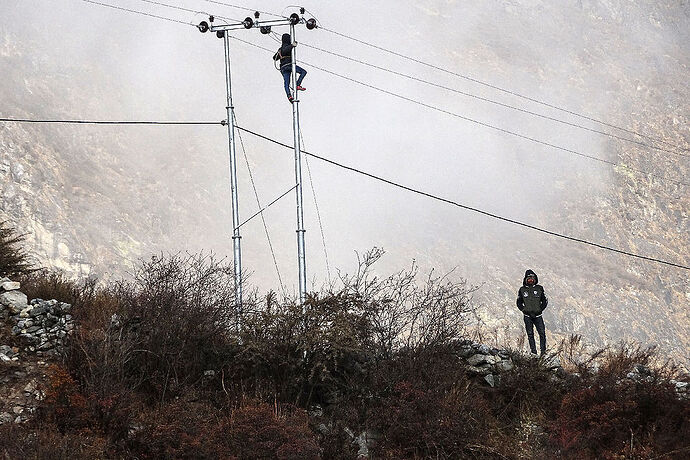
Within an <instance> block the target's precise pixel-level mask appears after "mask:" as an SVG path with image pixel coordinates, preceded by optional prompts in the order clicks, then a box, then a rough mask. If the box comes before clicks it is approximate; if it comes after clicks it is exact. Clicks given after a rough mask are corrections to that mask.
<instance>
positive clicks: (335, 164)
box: [0, 118, 690, 270]
mask: <svg viewBox="0 0 690 460" xmlns="http://www.w3.org/2000/svg"><path fill="white" fill-rule="evenodd" d="M8 121H9V122H16V121H27V120H26V119H23V120H22V119H16V118H0V122H8ZM28 121H30V122H32V123H41V122H44V121H42V120H28ZM47 122H58V123H60V122H63V123H73V122H76V123H78V124H127V125H132V124H147V125H189V124H196V125H200V124H201V125H225V122H224V121H223V122H158V121H145V122H140V121H134V122H127V121H124V122H119V121H87V120H47ZM235 128H236V129H238V130H240V131H244V132H246V133H249V134H251V135H253V136H256V137H259V138H261V139H264V140H267V141H269V142H273V143H274V144H277V145H280V146H282V147H286V148H289V149H293V148H294V147H293V146H291V145H288V144H285V143H283V142H280V141H277V140H275V139H272V138H270V137H268V136H265V135H263V134H259V133H257V132H254V131H251V130H249V129H247V128H244V127H240V126H235ZM303 153H304V154H305V155H309V156H311V157H314V158H316V159H318V160H321V161H324V162H326V163H329V164H332V165H334V166H337V167H340V168H343V169H347V170H349V171H352V172H355V173H358V174H361V175H364V176H367V177H370V178H372V179H375V180H378V181H381V182H384V183H387V184H389V185H392V186H395V187H398V188H401V189H403V190H407V191H409V192H413V193H416V194H419V195H422V196H426V197H428V198H432V199H434V200H437V201H441V202H444V203H448V204H452V205H454V206H457V207H459V208H463V209H466V210H468V211H473V212H476V213H479V214H483V215H485V216H487V217H491V218H494V219H498V220H502V221H505V222H508V223H512V224H515V225H519V226H522V227H525V228H529V229H532V230H535V231H538V232H541V233H546V234H548V235H552V236H556V237H559V238H564V239H567V240H570V241H575V242H578V243H582V244H586V245H590V246H594V247H597V248H600V249H605V250H607V251H612V252H616V253H619V254H623V255H626V256H630V257H635V258H638V259H643V260H648V261H651V262H658V263H661V264H665V265H669V266H672V267H676V268H682V269H684V270H690V267H689V266H686V265H682V264H679V263H674V262H668V261H665V260H661V259H657V258H653V257H647V256H643V255H639V254H635V253H632V252H628V251H623V250H621V249H616V248H613V247H610V246H605V245H603V244H599V243H594V242H591V241H588V240H584V239H581V238H576V237H572V236H568V235H565V234H561V233H557V232H553V231H550V230H546V229H543V228H540V227H537V226H534V225H531V224H527V223H524V222H520V221H517V220H514V219H510V218H507V217H503V216H499V215H497V214H493V213H490V212H488V211H483V210H481V209H479V208H474V207H471V206H467V205H464V204H461V203H458V202H455V201H452V200H449V199H447V198H443V197H440V196H437V195H432V194H430V193H427V192H424V191H421V190H417V189H414V188H412V187H408V186H406V185H402V184H400V183H397V182H394V181H392V180H389V179H385V178H383V177H380V176H377V175H374V174H371V173H368V172H366V171H362V170H360V169H357V168H354V167H352V166H347V165H344V164H341V163H338V162H336V161H333V160H330V159H328V158H325V157H322V156H319V155H317V154H314V153H311V152H308V151H306V150H304V151H303ZM296 186H297V185H295V186H293V187H292V188H291V189H290V190H288V191H287V192H285V193H283V194H282V195H281V196H279V197H278V198H276V199H275V200H273V201H272V202H271V203H269V204H268V205H266V206H265V207H264V208H263V209H262V210H260V211H259V212H262V211H263V210H265V209H267V208H268V207H270V206H271V205H273V204H274V203H276V202H277V201H278V200H280V199H281V198H283V197H284V196H285V195H287V194H288V193H289V192H290V191H291V190H293V189H294V188H295V187H296ZM257 214H258V213H257ZM257 214H255V215H254V216H252V217H250V218H249V219H247V220H246V221H245V222H243V223H242V224H240V225H239V226H238V228H239V227H240V226H242V225H244V224H245V223H247V222H248V221H249V220H250V219H252V218H253V217H255V216H256V215H257Z"/></svg>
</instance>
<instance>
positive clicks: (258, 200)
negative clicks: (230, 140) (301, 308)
mask: <svg viewBox="0 0 690 460" xmlns="http://www.w3.org/2000/svg"><path fill="white" fill-rule="evenodd" d="M232 117H233V119H234V120H235V125H237V116H236V115H235V111H234V110H233V111H232ZM237 137H238V138H239V139H240V146H241V147H242V156H243V157H244V161H245V163H246V164H247V171H249V181H250V182H251V184H252V188H253V189H254V197H255V198H256V204H257V206H258V207H259V209H260V211H259V213H260V214H261V221H262V222H263V224H264V232H265V233H266V239H267V240H268V248H269V249H270V250H271V257H273V266H274V267H275V269H276V273H277V275H278V282H279V283H280V289H281V290H282V291H283V297H284V298H287V293H286V292H285V284H283V278H282V276H280V268H278V260H277V259H276V253H275V251H274V250H273V243H272V242H271V235H270V234H269V232H268V225H267V224H266V218H265V217H264V213H263V210H264V209H265V208H262V207H261V200H260V199H259V192H258V191H257V189H256V183H255V182H254V174H252V168H251V166H250V164H249V158H248V157H247V151H246V150H245V148H244V140H243V139H242V133H241V132H240V131H237ZM252 217H253V216H252ZM249 220H251V217H250V218H249V219H247V220H246V221H245V222H243V223H242V224H240V226H238V227H237V228H239V227H241V226H242V225H244V224H245V223H247V222H249Z"/></svg>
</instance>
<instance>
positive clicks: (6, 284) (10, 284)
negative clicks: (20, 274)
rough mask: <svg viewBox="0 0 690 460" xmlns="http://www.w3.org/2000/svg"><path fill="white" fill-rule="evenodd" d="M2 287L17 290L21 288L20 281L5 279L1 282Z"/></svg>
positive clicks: (5, 289)
mask: <svg viewBox="0 0 690 460" xmlns="http://www.w3.org/2000/svg"><path fill="white" fill-rule="evenodd" d="M0 289H2V290H4V291H16V290H17V289H19V283H18V282H17V281H5V282H4V283H2V284H0Z"/></svg>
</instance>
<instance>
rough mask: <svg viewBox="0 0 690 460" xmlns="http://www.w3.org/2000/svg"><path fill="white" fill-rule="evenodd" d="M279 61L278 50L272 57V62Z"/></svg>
mask: <svg viewBox="0 0 690 460" xmlns="http://www.w3.org/2000/svg"><path fill="white" fill-rule="evenodd" d="M279 59H280V50H278V52H276V54H274V55H273V60H274V61H277V60H279Z"/></svg>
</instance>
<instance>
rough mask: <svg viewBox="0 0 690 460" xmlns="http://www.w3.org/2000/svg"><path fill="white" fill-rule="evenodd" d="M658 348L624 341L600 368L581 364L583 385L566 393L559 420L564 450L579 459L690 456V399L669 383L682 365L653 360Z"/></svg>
mask: <svg viewBox="0 0 690 460" xmlns="http://www.w3.org/2000/svg"><path fill="white" fill-rule="evenodd" d="M655 356H656V354H655V351H654V350H653V349H649V348H648V349H641V348H639V347H632V346H630V345H626V344H623V345H621V346H619V347H618V348H617V349H615V350H609V351H608V352H607V353H605V355H604V357H603V360H602V363H601V367H600V369H599V370H598V371H592V370H591V369H582V373H583V379H582V381H581V384H580V385H581V386H580V387H579V388H576V389H574V390H573V391H571V392H570V393H569V394H567V395H565V397H564V398H563V401H562V403H561V407H560V408H559V410H558V414H557V418H556V420H555V423H554V430H553V431H554V436H555V437H556V439H557V441H558V443H559V444H560V446H561V447H562V448H563V449H564V452H565V453H567V454H568V455H571V456H577V457H578V458H611V459H613V458H621V456H624V457H627V456H630V457H650V456H660V457H661V456H663V457H665V458H687V457H686V455H687V452H688V450H690V448H689V447H688V444H687V440H688V439H690V401H688V399H685V398H680V397H679V396H678V395H677V394H676V392H675V388H674V386H673V385H672V384H671V383H670V382H669V380H670V378H671V377H672V376H675V375H676V374H677V370H676V369H675V368H674V367H673V366H671V365H670V364H668V363H661V364H656V365H654V364H653V362H654V358H655Z"/></svg>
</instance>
